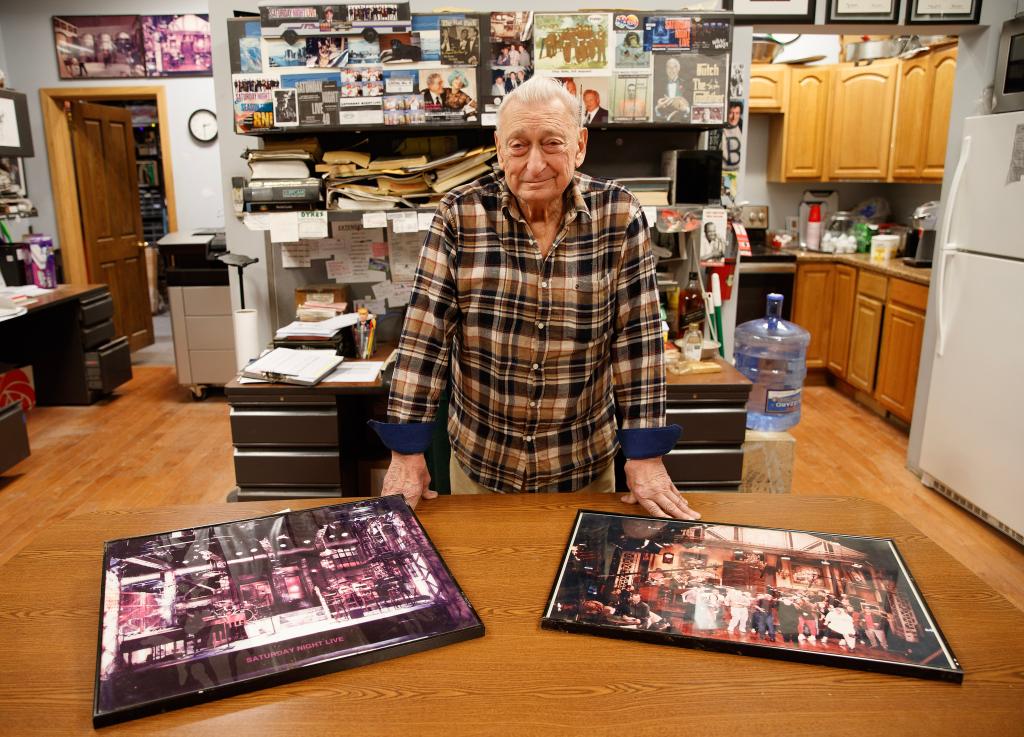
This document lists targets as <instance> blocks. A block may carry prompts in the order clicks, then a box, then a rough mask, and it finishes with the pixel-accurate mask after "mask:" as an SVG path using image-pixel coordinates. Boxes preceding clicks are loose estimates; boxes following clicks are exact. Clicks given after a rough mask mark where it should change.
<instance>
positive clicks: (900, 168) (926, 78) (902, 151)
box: [890, 55, 932, 180]
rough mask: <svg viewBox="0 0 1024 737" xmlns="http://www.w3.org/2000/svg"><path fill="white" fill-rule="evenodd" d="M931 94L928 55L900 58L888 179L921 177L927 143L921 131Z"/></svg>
mask: <svg viewBox="0 0 1024 737" xmlns="http://www.w3.org/2000/svg"><path fill="white" fill-rule="evenodd" d="M931 95H932V64H931V60H930V59H929V58H928V56H927V55H920V56H915V57H914V58H913V59H905V60H903V61H900V63H899V71H898V84H897V92H896V114H895V119H894V120H893V129H892V162H891V174H890V178H891V179H893V180H905V179H920V178H921V171H922V169H923V168H924V150H925V144H926V143H927V139H926V137H925V136H923V135H922V132H923V131H925V130H927V127H928V114H929V112H930V110H931V104H932V102H931Z"/></svg>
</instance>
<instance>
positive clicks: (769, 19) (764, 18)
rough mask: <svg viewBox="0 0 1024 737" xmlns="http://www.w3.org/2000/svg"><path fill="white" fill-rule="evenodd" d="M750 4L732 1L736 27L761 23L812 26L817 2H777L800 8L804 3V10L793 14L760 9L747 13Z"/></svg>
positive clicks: (806, 0) (801, 0) (791, 0)
mask: <svg viewBox="0 0 1024 737" xmlns="http://www.w3.org/2000/svg"><path fill="white" fill-rule="evenodd" d="M750 2H751V0H733V3H732V12H733V17H734V18H735V23H736V25H738V26H752V25H757V24H762V23H775V24H778V25H804V24H809V25H813V24H814V13H815V11H816V9H817V0H778V2H780V3H781V2H785V3H786V5H791V6H800V5H803V4H804V3H806V5H807V7H806V9H804V10H803V11H802V12H795V13H780V12H765V11H764V10H762V9H760V8H759V9H758V11H757V12H753V9H752V8H750V10H751V12H747V10H748V7H747V6H748V4H750ZM754 4H757V3H754Z"/></svg>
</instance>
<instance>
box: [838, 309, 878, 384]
mask: <svg viewBox="0 0 1024 737" xmlns="http://www.w3.org/2000/svg"><path fill="white" fill-rule="evenodd" d="M884 307H885V303H884V302H882V300H880V299H876V298H874V297H872V296H870V295H867V294H858V295H857V301H856V303H855V305H854V310H853V330H852V333H851V336H850V362H849V366H848V367H847V370H846V380H847V381H848V382H850V384H852V385H853V386H855V387H857V388H858V389H860V390H861V391H865V392H868V393H870V392H871V390H872V389H874V387H875V367H876V366H877V365H878V337H879V335H880V334H881V332H882V312H883V310H884Z"/></svg>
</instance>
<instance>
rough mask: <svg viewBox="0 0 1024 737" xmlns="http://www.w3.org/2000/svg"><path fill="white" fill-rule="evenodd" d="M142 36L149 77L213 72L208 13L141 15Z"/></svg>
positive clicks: (200, 74)
mask: <svg viewBox="0 0 1024 737" xmlns="http://www.w3.org/2000/svg"><path fill="white" fill-rule="evenodd" d="M142 35H143V38H144V40H145V49H146V74H147V75H148V76H150V77H183V76H201V77H210V76H212V75H213V48H212V44H211V43H210V16H208V15H195V14H193V13H187V14H185V15H144V16H142ZM256 71H260V70H258V69H257V70H256Z"/></svg>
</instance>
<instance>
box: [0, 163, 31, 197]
mask: <svg viewBox="0 0 1024 737" xmlns="http://www.w3.org/2000/svg"><path fill="white" fill-rule="evenodd" d="M0 172H3V173H4V174H6V175H7V177H8V178H9V179H10V180H11V184H10V189H11V191H13V192H15V193H16V194H17V195H18V196H19V197H28V181H27V180H26V179H25V160H24V159H23V158H21V157H20V156H0ZM0 189H2V188H0Z"/></svg>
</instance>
